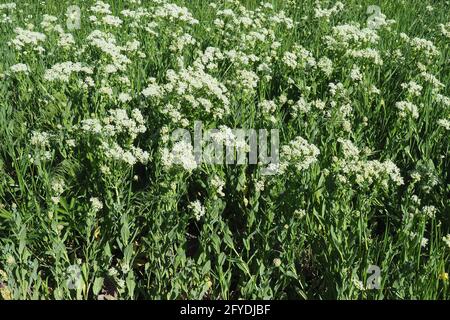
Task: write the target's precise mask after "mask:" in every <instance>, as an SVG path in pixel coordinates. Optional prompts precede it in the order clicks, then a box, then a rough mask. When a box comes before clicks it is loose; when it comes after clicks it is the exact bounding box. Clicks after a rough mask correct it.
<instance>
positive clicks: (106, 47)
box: [86, 30, 131, 71]
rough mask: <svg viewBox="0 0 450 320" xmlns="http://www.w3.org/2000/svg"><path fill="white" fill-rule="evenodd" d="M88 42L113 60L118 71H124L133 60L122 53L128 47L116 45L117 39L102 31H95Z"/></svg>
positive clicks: (88, 38)
mask: <svg viewBox="0 0 450 320" xmlns="http://www.w3.org/2000/svg"><path fill="white" fill-rule="evenodd" d="M86 40H87V41H88V42H89V43H90V45H91V46H93V47H95V48H98V49H99V50H101V51H102V52H103V53H105V54H107V55H108V56H109V57H110V58H111V59H112V64H113V67H114V68H115V69H116V70H120V71H124V70H126V67H127V65H128V64H130V63H131V60H130V59H129V58H128V57H127V56H126V55H125V54H123V53H122V52H123V51H126V49H127V48H126V47H121V46H119V45H117V44H116V38H115V37H114V36H113V35H112V34H109V33H104V32H102V31H100V30H94V31H92V32H91V34H89V36H88V37H87V38H86Z"/></svg>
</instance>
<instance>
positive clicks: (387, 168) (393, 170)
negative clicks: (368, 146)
mask: <svg viewBox="0 0 450 320" xmlns="http://www.w3.org/2000/svg"><path fill="white" fill-rule="evenodd" d="M339 142H340V143H341V145H342V153H343V158H341V159H339V158H337V157H334V159H333V161H334V168H335V170H336V176H337V179H338V181H340V182H341V183H350V182H351V181H353V180H354V182H355V183H356V184H358V185H365V186H370V185H372V184H374V183H375V184H376V183H380V184H381V185H382V186H383V187H385V188H388V186H389V181H393V182H394V183H395V184H396V185H402V184H403V183H404V182H403V178H402V177H401V175H400V169H399V168H398V167H397V166H396V165H395V164H394V163H393V162H392V161H390V160H386V161H384V162H380V161H378V160H364V159H361V157H360V151H359V149H358V148H357V147H356V146H355V145H354V144H353V142H351V141H350V140H346V139H339Z"/></svg>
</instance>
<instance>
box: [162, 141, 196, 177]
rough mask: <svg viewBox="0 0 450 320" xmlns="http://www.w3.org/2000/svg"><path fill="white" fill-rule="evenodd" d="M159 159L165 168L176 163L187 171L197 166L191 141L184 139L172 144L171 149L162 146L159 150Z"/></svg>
mask: <svg viewBox="0 0 450 320" xmlns="http://www.w3.org/2000/svg"><path fill="white" fill-rule="evenodd" d="M161 160H162V164H163V166H164V167H165V168H166V170H168V169H170V168H172V167H174V166H178V165H180V166H181V167H182V168H183V169H184V170H186V171H187V172H191V171H193V170H194V169H196V168H197V162H196V161H195V156H194V148H193V147H192V144H191V143H188V142H186V141H184V140H182V141H178V142H176V143H175V144H174V145H173V147H172V150H169V149H168V148H163V149H162V150H161Z"/></svg>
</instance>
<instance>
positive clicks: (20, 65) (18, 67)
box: [10, 63, 30, 74]
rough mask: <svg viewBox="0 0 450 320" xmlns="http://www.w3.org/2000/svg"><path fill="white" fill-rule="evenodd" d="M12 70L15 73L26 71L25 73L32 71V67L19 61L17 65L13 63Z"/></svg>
mask: <svg viewBox="0 0 450 320" xmlns="http://www.w3.org/2000/svg"><path fill="white" fill-rule="evenodd" d="M10 70H11V72H14V73H25V74H29V73H30V68H29V67H28V65H27V64H25V63H17V64H15V65H12V66H11V68H10Z"/></svg>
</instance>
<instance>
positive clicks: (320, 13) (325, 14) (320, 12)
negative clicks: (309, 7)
mask: <svg viewBox="0 0 450 320" xmlns="http://www.w3.org/2000/svg"><path fill="white" fill-rule="evenodd" d="M342 9H344V4H343V3H342V2H340V1H338V2H336V3H335V4H334V6H333V7H331V8H330V9H323V8H322V7H321V6H320V2H317V3H316V7H315V8H314V16H315V17H316V18H325V19H326V20H329V19H330V17H331V16H332V15H334V14H336V13H338V12H339V11H342Z"/></svg>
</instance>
